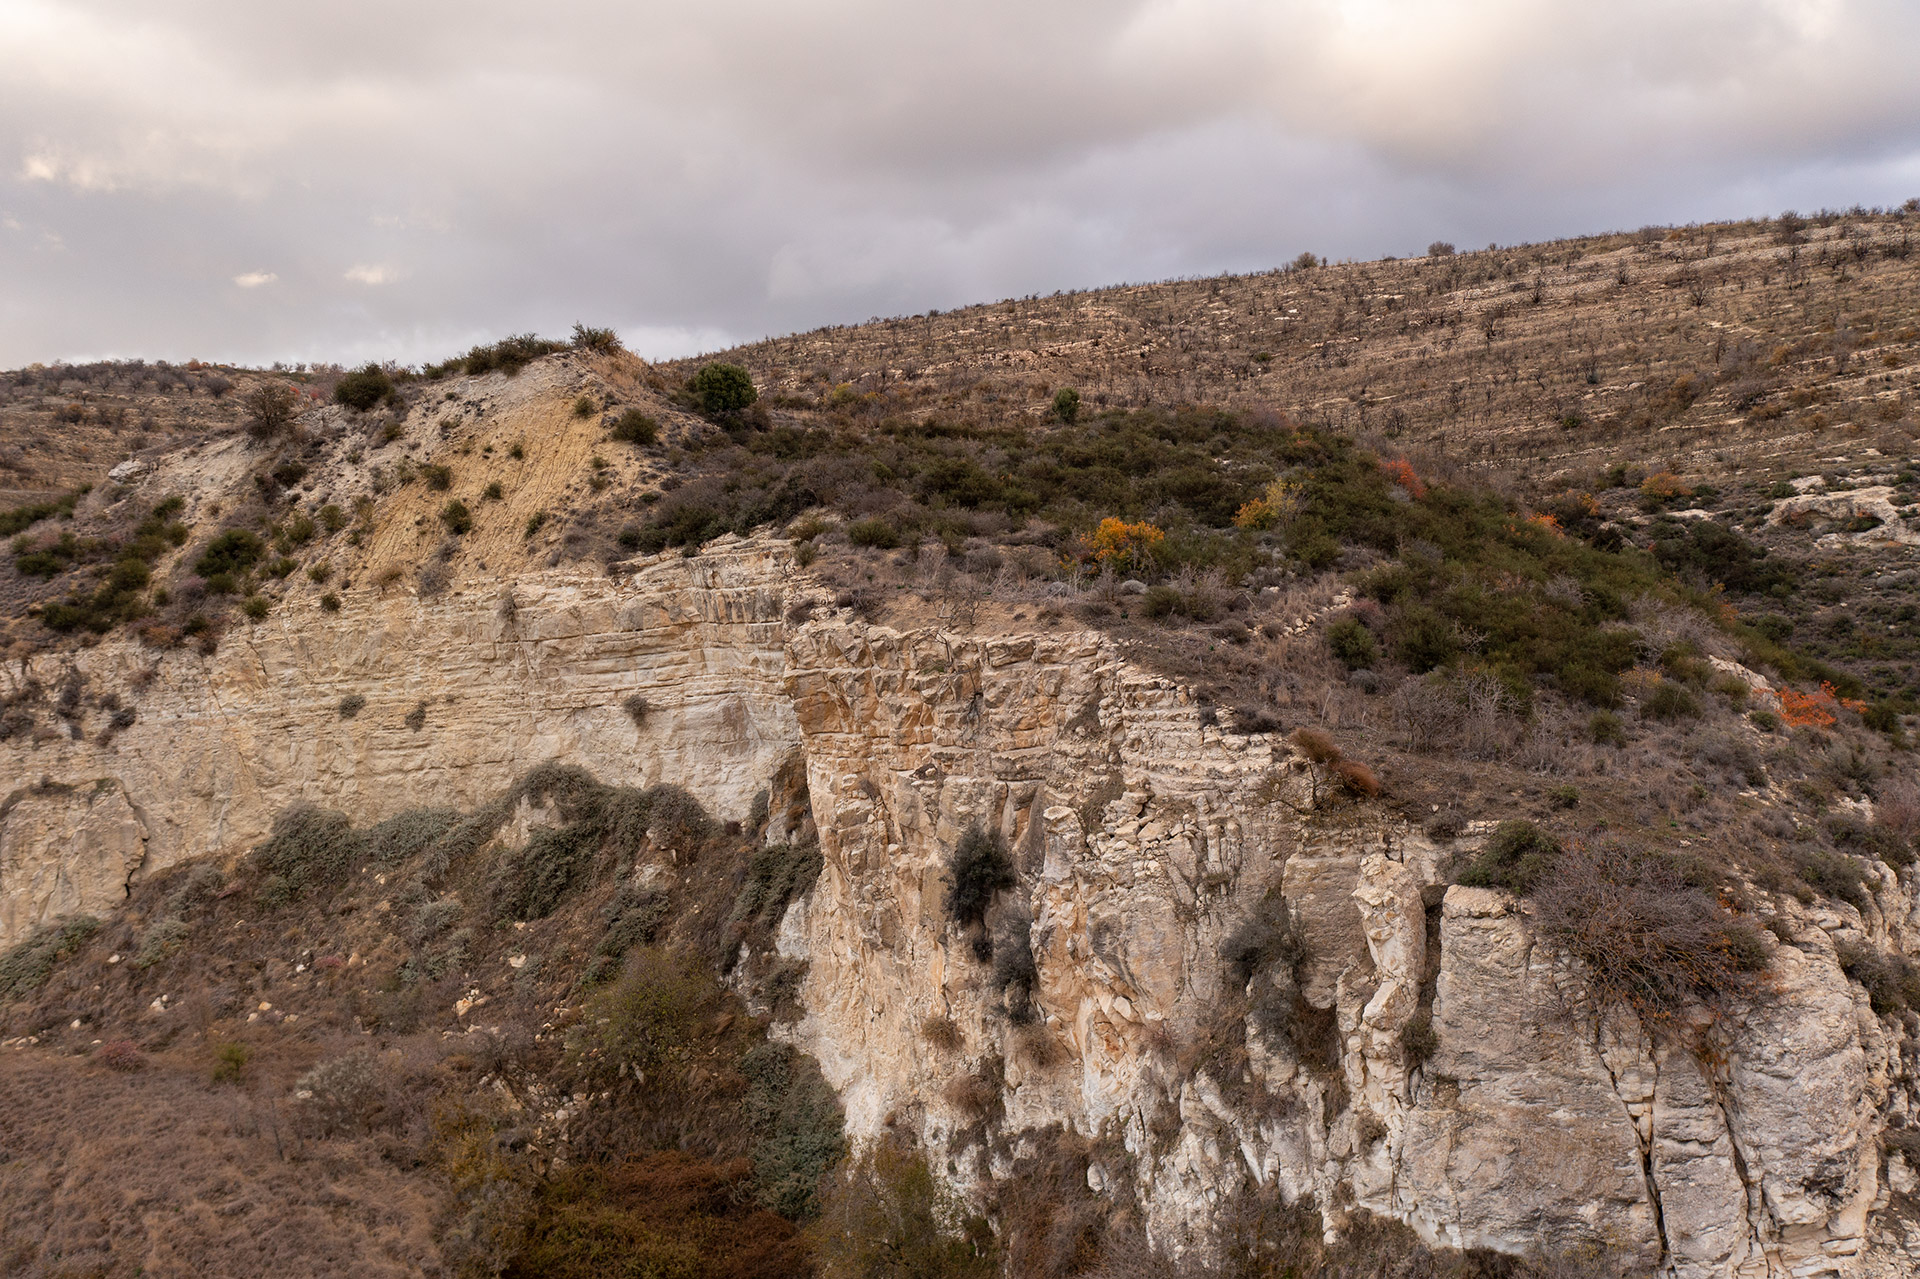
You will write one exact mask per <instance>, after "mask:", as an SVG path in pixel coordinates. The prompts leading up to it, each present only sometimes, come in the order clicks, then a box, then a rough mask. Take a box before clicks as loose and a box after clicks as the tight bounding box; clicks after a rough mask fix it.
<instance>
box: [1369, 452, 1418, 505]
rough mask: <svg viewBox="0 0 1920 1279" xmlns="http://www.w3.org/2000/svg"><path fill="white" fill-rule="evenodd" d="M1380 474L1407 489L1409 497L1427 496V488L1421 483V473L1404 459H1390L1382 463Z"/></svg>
mask: <svg viewBox="0 0 1920 1279" xmlns="http://www.w3.org/2000/svg"><path fill="white" fill-rule="evenodd" d="M1380 473H1381V474H1382V475H1385V476H1386V477H1387V478H1388V479H1389V480H1392V481H1393V482H1394V483H1395V484H1398V485H1399V486H1400V487H1401V488H1403V489H1405V490H1406V491H1407V495H1408V496H1409V497H1425V496H1426V495H1427V486H1426V485H1425V484H1424V483H1423V482H1422V481H1421V479H1420V474H1419V472H1417V471H1415V470H1414V469H1413V463H1411V462H1409V461H1407V459H1406V458H1404V457H1396V458H1390V459H1388V460H1387V461H1385V462H1382V463H1380Z"/></svg>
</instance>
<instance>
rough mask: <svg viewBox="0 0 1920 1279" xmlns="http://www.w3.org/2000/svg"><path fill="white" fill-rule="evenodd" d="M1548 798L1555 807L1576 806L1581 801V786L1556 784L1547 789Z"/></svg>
mask: <svg viewBox="0 0 1920 1279" xmlns="http://www.w3.org/2000/svg"><path fill="white" fill-rule="evenodd" d="M1547 800H1548V802H1550V803H1551V804H1552V805H1553V806H1554V807H1555V808H1575V807H1577V806H1578V805H1579V803H1580V788H1579V787H1577V786H1555V787H1552V788H1550V789H1549V790H1548V791H1547Z"/></svg>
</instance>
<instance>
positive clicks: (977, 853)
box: [947, 824, 1019, 927]
mask: <svg viewBox="0 0 1920 1279" xmlns="http://www.w3.org/2000/svg"><path fill="white" fill-rule="evenodd" d="M947 870H948V872H949V873H950V874H951V875H952V876H953V884H952V886H951V887H950V888H949V889H948V890H947V914H948V915H949V916H950V917H951V918H952V919H953V921H954V922H955V923H957V924H960V925H961V926H963V927H965V926H967V925H971V924H977V923H979V922H980V921H981V920H982V919H983V918H984V917H985V916H986V913H987V907H988V906H990V905H992V904H993V896H994V894H995V893H998V892H1000V891H1001V890H1003V889H1007V888H1012V887H1014V886H1015V884H1017V883H1018V882H1019V881H1018V879H1017V878H1016V877H1015V875H1014V873H1013V859H1012V858H1011V857H1010V856H1009V855H1008V852H1007V841H1006V837H1005V836H1003V835H1001V834H1000V833H999V832H998V831H995V832H993V833H992V834H989V833H988V832H987V831H986V830H985V829H984V828H982V827H981V826H979V825H978V824H975V825H973V826H969V827H968V828H967V830H966V833H965V834H963V835H961V836H960V842H959V844H958V845H956V846H955V848H954V850H953V858H952V860H951V861H950V862H949V863H948V866H947Z"/></svg>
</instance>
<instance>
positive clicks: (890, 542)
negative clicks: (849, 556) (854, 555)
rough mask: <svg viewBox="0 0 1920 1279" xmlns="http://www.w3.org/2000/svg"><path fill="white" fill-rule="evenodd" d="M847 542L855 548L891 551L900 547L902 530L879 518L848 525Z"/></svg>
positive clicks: (874, 517) (870, 518) (871, 517)
mask: <svg viewBox="0 0 1920 1279" xmlns="http://www.w3.org/2000/svg"><path fill="white" fill-rule="evenodd" d="M847 540H848V541H849V542H852V543H853V544H854V545H855V546H865V547H869V548H872V549H874V550H881V551H890V550H892V549H894V548H895V547H897V546H899V545H900V530H898V529H896V528H895V527H894V526H893V525H892V524H890V523H888V522H887V521H886V520H883V519H881V518H880V517H878V516H870V517H869V518H867V519H864V520H855V521H854V522H853V523H851V524H849V525H847Z"/></svg>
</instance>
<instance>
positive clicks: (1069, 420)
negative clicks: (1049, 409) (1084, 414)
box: [1053, 386, 1080, 426]
mask: <svg viewBox="0 0 1920 1279" xmlns="http://www.w3.org/2000/svg"><path fill="white" fill-rule="evenodd" d="M1053 415H1054V416H1055V417H1057V418H1059V419H1060V420H1061V421H1062V422H1065V423H1066V424H1067V425H1068V426H1072V425H1073V424H1074V423H1075V422H1078V421H1079V420H1080V392H1078V391H1076V390H1074V389H1073V388H1072V387H1070V386H1063V387H1061V388H1060V389H1059V390H1057V391H1055V392H1054V393H1053Z"/></svg>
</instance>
